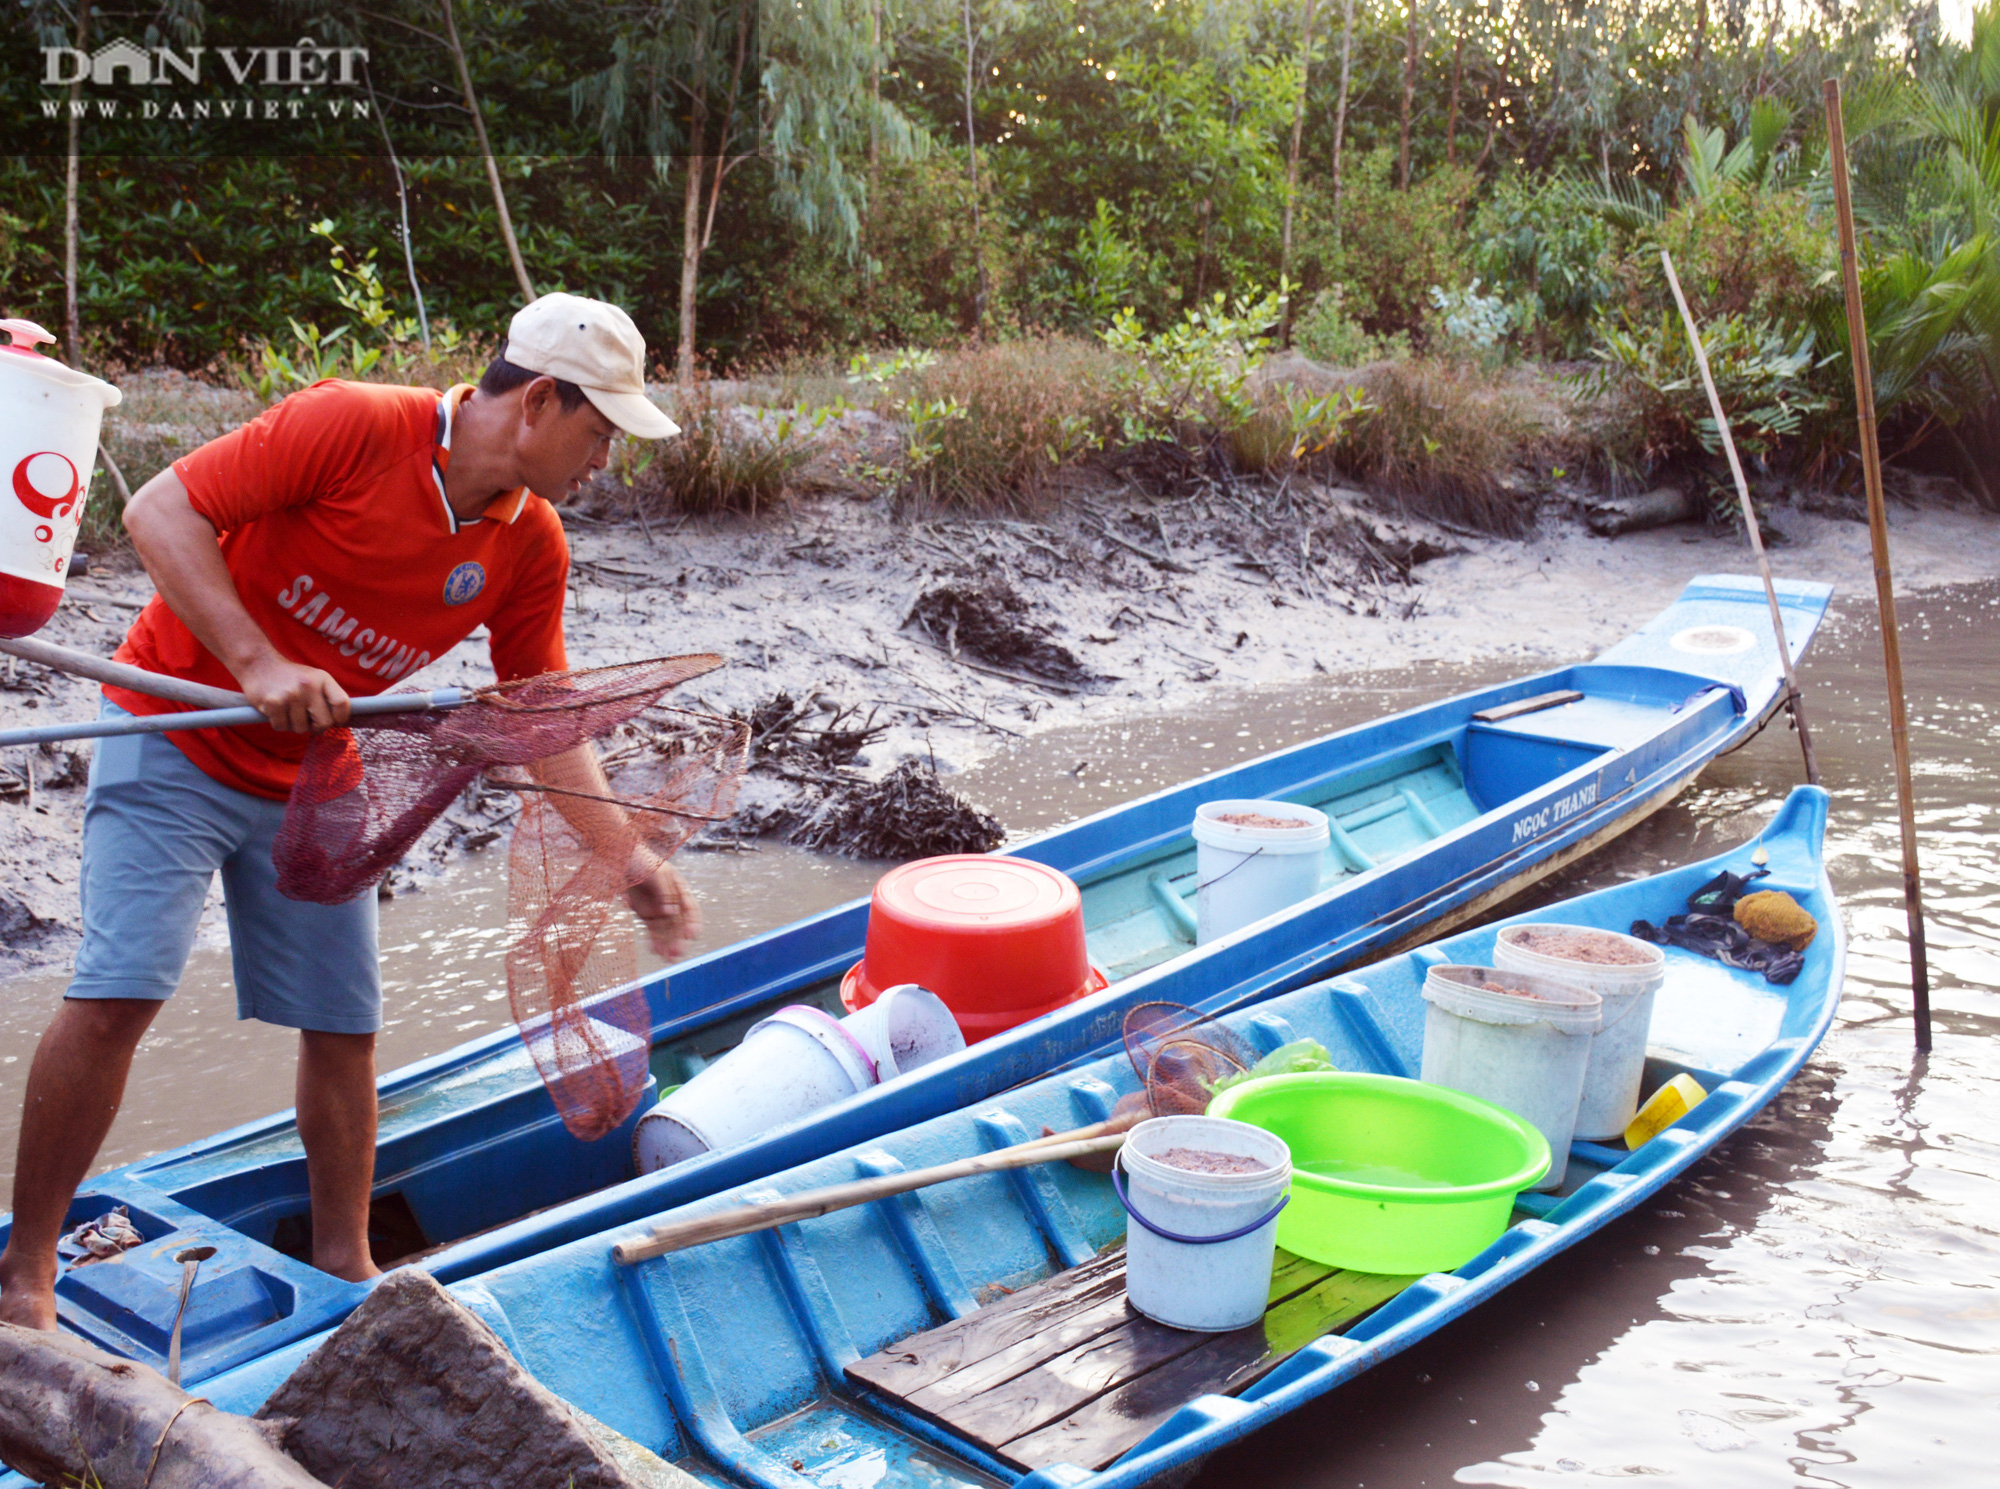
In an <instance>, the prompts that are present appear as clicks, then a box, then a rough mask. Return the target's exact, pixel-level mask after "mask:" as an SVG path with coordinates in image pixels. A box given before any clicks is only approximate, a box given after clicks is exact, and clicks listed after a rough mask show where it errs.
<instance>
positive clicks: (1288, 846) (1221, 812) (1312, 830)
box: [1194, 798, 1333, 853]
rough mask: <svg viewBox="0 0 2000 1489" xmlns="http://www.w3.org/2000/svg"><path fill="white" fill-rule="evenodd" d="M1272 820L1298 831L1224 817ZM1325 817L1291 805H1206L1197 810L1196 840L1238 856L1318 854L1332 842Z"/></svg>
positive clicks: (1240, 802) (1313, 809)
mask: <svg viewBox="0 0 2000 1489" xmlns="http://www.w3.org/2000/svg"><path fill="white" fill-rule="evenodd" d="M1225 815H1226V816H1239V815H1240V816H1256V817H1269V818H1272V819H1274V820H1278V821H1290V822H1294V823H1296V824H1298V825H1297V826H1295V827H1263V826H1258V825H1256V824H1254V823H1241V822H1224V821H1222V820H1220V819H1221V818H1222V817H1224V816H1225ZM1332 836H1333V835H1332V833H1331V832H1330V831H1329V830H1328V828H1327V822H1326V813H1325V812H1322V811H1320V810H1318V809H1317V808H1316V807H1302V806H1299V805H1297V804H1296V803H1294V802H1289V801H1256V800H1248V799H1240V798H1239V799H1236V800H1231V801H1205V802H1203V803H1202V804H1201V805H1200V806H1198V807H1196V808H1195V810H1194V840H1195V841H1196V842H1197V843H1206V844H1207V845H1208V846H1209V847H1211V848H1229V849H1232V850H1234V851H1235V852H1238V853H1318V852H1321V851H1322V850H1323V849H1325V847H1326V845H1327V844H1328V843H1329V842H1330V841H1331V840H1332Z"/></svg>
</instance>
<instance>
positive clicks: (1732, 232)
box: [1612, 187, 1840, 334]
mask: <svg viewBox="0 0 2000 1489" xmlns="http://www.w3.org/2000/svg"><path fill="white" fill-rule="evenodd" d="M1663 248H1664V249H1666V250H1667V252H1669V253H1670V254H1672V255H1673V260H1674V272H1675V273H1676V274H1678V275H1679V276H1680V281H1681V288H1682V289H1683V290H1684V291H1686V293H1687V297H1688V305H1689V307H1690V308H1691V309H1692V310H1693V311H1694V314H1695V318H1696V320H1697V321H1698V322H1700V323H1701V324H1702V325H1703V326H1707V325H1708V324H1709V323H1710V322H1712V321H1718V320H1721V319H1722V318H1724V317H1726V316H1738V317H1742V318H1744V319H1746V320H1749V321H1753V322H1768V323H1770V324H1772V325H1774V326H1776V327H1778V328H1780V329H1781V330H1783V331H1784V332H1786V333H1787V334H1789V333H1793V332H1797V331H1799V330H1802V329H1803V328H1805V327H1806V326H1809V325H1811V324H1812V322H1813V318H1814V316H1815V314H1816V313H1817V312H1818V311H1819V310H1820V308H1821V307H1822V306H1824V305H1825V304H1827V303H1828V302H1829V301H1830V300H1833V299H1837V298H1838V297H1839V294H1840V283H1839V275H1838V270H1839V263H1838V259H1837V255H1836V251H1835V244H1834V234H1833V231H1832V227H1831V225H1830V224H1829V223H1828V222H1826V221H1825V220H1823V219H1822V218H1821V217H1820V216H1819V215H1818V214H1817V213H1816V212H1815V211H1814V210H1813V204H1812V201H1811V199H1810V198H1809V197H1808V196H1807V195H1806V194H1805V193H1804V192H1801V191H1789V190H1764V189H1761V188H1755V187H1731V188H1721V189H1718V190H1716V191H1713V192H1711V193H1710V194H1709V195H1707V196H1703V197H1691V198H1690V199H1688V200H1686V201H1683V202H1681V203H1680V204H1679V205H1677V206H1675V207H1674V208H1673V209H1672V210H1671V211H1669V212H1667V213H1666V214H1665V215H1664V216H1663V217H1662V218H1661V219H1660V220H1659V221H1658V222H1657V223H1655V224H1653V225H1651V226H1650V227H1649V228H1648V229H1647V230H1645V231H1643V232H1640V233H1637V234H1634V235H1633V238H1632V240H1631V242H1630V243H1629V244H1628V245H1627V246H1626V247H1625V249H1624V251H1623V252H1621V253H1620V254H1619V255H1618V257H1617V259H1616V261H1615V265H1614V268H1613V271H1612V278H1613V280H1614V283H1615V286H1616V292H1615V296H1614V302H1615V304H1616V305H1617V306H1618V307H1619V308H1620V309H1622V311H1623V312H1624V314H1625V315H1626V317H1627V318H1629V319H1632V320H1637V319H1639V318H1641V317H1651V316H1652V315H1654V314H1657V313H1659V312H1661V311H1664V310H1669V309H1672V308H1673V303H1674V302H1673V296H1672V295H1671V294H1670V293H1669V291H1668V289H1667V280H1666V274H1665V272H1664V271H1663V270H1662V269H1661V267H1660V250H1661V249H1663Z"/></svg>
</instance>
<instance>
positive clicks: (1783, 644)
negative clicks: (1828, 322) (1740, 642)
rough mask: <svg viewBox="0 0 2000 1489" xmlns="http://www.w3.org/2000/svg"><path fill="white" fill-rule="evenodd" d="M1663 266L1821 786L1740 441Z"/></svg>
mask: <svg viewBox="0 0 2000 1489" xmlns="http://www.w3.org/2000/svg"><path fill="white" fill-rule="evenodd" d="M1660 262H1661V263H1663V264H1665V265H1666V267H1667V283H1668V284H1669V285H1671V286H1672V287H1673V291H1674V303H1675V304H1676V305H1678V306H1680V308H1681V324H1682V325H1684V326H1686V327H1687V333H1688V340H1689V341H1690V342H1691V343H1693V345H1694V362H1695V366H1697V367H1699V368H1700V369H1701V385H1702V387H1704V388H1706V389H1707V390H1708V406H1709V409H1710V410H1711V411H1712V412H1713V413H1714V415H1715V427H1716V430H1717V432H1718V433H1720V434H1721V436H1722V451H1723V453H1724V454H1725V455H1727V456H1728V457H1729V474H1730V475H1732V476H1734V477H1735V478H1736V497H1737V500H1738V501H1740V502H1741V503H1742V504H1743V525H1744V526H1745V527H1747V528H1748V529H1749V530H1750V551H1751V552H1753V553H1755V554H1756V555H1757V572H1758V573H1759V574H1760V575H1762V576H1763V579H1764V598H1765V599H1767V600H1769V601H1770V602H1771V634H1772V635H1773V636H1775V637H1776V638H1777V642H1778V662H1779V664H1780V665H1781V666H1783V667H1784V669H1785V707H1786V709H1787V710H1788V711H1789V712H1790V713H1791V716H1792V723H1793V724H1794V725H1795V726H1796V727H1797V729H1798V731H1799V748H1800V750H1802V751H1803V752H1804V753H1805V757H1806V782H1807V784H1809V785H1813V786H1817V785H1818V784H1819V761H1818V759H1817V758H1815V757H1814V755H1813V747H1812V734H1811V733H1810V731H1808V730H1807V728H1806V709H1805V699H1804V698H1803V697H1802V696H1801V695H1800V693H1799V674H1798V670H1797V669H1796V668H1795V667H1793V665H1792V648H1791V643H1790V642H1788V641H1786V640H1785V618H1784V616H1783V615H1782V614H1780V613H1779V610H1778V586H1777V581H1775V580H1774V579H1772V578H1771V560H1770V557H1769V555H1767V554H1766V553H1765V552H1764V532H1763V529H1762V528H1760V527H1759V526H1758V525H1757V509H1756V508H1755V507H1753V506H1751V505H1750V483H1749V482H1748V481H1746V480H1745V479H1744V478H1743V462H1742V461H1741V460H1739V459H1738V458H1737V456H1736V441H1735V440H1734V439H1733V438H1731V437H1730V433H1729V416H1728V415H1727V414H1725V413H1723V411H1722V398H1721V396H1720V395H1719V394H1717V393H1716V391H1715V378H1714V377H1713V376H1712V375H1711V374H1710V372H1709V370H1708V351H1707V349H1706V348H1704V347H1703V346H1702V344H1701V332H1700V330H1698V329H1697V328H1696V326H1695V323H1694V312H1693V311H1691V310H1689V309H1688V302H1687V296H1686V295H1684V294H1682V293H1681V281H1680V276H1679V275H1678V274H1676V273H1674V260H1673V256H1672V255H1671V254H1669V253H1668V252H1667V251H1666V249H1664V248H1662V249H1661V250H1660Z"/></svg>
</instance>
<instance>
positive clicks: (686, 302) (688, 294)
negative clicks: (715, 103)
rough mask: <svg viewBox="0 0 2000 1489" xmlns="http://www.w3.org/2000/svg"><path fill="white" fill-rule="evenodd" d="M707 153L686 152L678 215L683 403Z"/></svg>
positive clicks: (688, 387) (678, 363) (689, 390)
mask: <svg viewBox="0 0 2000 1489" xmlns="http://www.w3.org/2000/svg"><path fill="white" fill-rule="evenodd" d="M706 164H707V160H706V157H704V156H701V155H690V156H688V163H687V200H686V205H685V209H684V211H683V213H682V219H681V300H680V308H681V328H680V330H681V334H680V349H679V351H678V352H677V353H676V354H675V357H674V384H675V386H676V387H678V388H679V389H680V392H681V397H682V400H683V406H685V400H686V399H688V398H690V397H692V396H693V394H694V292H695V286H696V285H697V284H698V283H699V282H700V278H701V174H702V168H703V166H704V165H706Z"/></svg>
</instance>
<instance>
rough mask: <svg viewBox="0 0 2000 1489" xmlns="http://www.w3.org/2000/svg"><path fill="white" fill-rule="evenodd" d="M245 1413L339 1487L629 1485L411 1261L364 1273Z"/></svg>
mask: <svg viewBox="0 0 2000 1489" xmlns="http://www.w3.org/2000/svg"><path fill="white" fill-rule="evenodd" d="M257 1416H258V1419H259V1420H260V1421H263V1420H269V1421H271V1422H273V1424H274V1425H275V1424H282V1431H283V1434H284V1443H285V1448H286V1450H287V1451H288V1452H290V1453H292V1454H294V1455H295V1456H296V1457H297V1458H298V1460H299V1461H300V1462H301V1463H303V1464H306V1465H307V1466H308V1467H310V1468H311V1469H312V1470H313V1472H315V1473H317V1474H319V1475H320V1476H321V1477H322V1478H324V1479H325V1480H327V1482H329V1483H334V1484H340V1485H342V1486H344V1489H414V1486H422V1489H490V1486H492V1485H496V1484H509V1485H512V1484H522V1485H527V1484H534V1485H544V1484H546V1485H550V1486H556V1485H564V1486H573V1489H637V1486H636V1483H635V1481H634V1479H633V1477H632V1476H631V1475H630V1474H628V1473H627V1472H626V1471H625V1470H624V1469H623V1468H622V1467H621V1466H620V1464H619V1462H618V1460H617V1457H616V1456H615V1455H614V1454H613V1453H612V1451H611V1450H610V1449H609V1448H608V1447H607V1446H606V1444H605V1443H604V1442H603V1440H602V1439H601V1438H600V1437H599V1436H598V1435H597V1433H596V1432H595V1431H594V1430H593V1429H592V1427H591V1426H590V1424H589V1423H587V1422H586V1421H585V1419H584V1418H583V1416H582V1414H581V1413H580V1412H578V1411H577V1409H576V1408H575V1407H573V1406H571V1405H570V1404H569V1403H568V1402H566V1401H564V1400H563V1399H562V1398H561V1397H559V1396H557V1395H555V1394H554V1393H553V1392H552V1391H550V1390H549V1389H548V1388H547V1387H546V1386H544V1385H542V1384H541V1383H540V1382H539V1381H537V1380H536V1379H535V1378H534V1376H532V1375H530V1374H529V1373H528V1372H527V1371H526V1370H524V1369H522V1368H521V1366H520V1365H519V1363H517V1362H516V1361H515V1359H514V1357H513V1355H512V1354H510V1353H509V1352H508V1349H507V1346H506V1344H505V1343H503V1342H502V1341H501V1339H500V1337H499V1336H498V1335H497V1334H495V1333H494V1332H493V1330H492V1329H490V1328H489V1327H487V1325H486V1324H485V1322H484V1321H483V1320H481V1319H480V1318H479V1316H478V1315H477V1314H475V1313H473V1311H472V1310H471V1309H469V1308H467V1307H466V1306H465V1305H464V1304H463V1303H461V1302H460V1301H459V1300H458V1299H457V1298H455V1297H453V1296H452V1295H451V1294H450V1293H448V1292H446V1291H445V1290H444V1288H443V1287H441V1286H439V1284H438V1281H437V1279H436V1278H434V1277H432V1276H431V1275H430V1274H429V1273H428V1272H425V1271H422V1270H420V1269H418V1268H416V1267H403V1268H400V1269H398V1270H397V1271H394V1272H391V1273H390V1274H389V1275H388V1276H387V1277H385V1278H383V1279H382V1281H381V1282H379V1283H377V1284H376V1286H375V1289H374V1291H373V1292H371V1293H369V1294H368V1296H367V1297H366V1298H365V1299H363V1300H362V1303H361V1306H360V1307H359V1308H356V1309H355V1310H354V1312H353V1313H352V1314H351V1315H349V1317H348V1319H347V1321H346V1322H345V1323H343V1324H342V1325H341V1326H340V1327H339V1328H338V1329H336V1330H335V1331H334V1332H333V1334H332V1336H331V1337H330V1338H328V1339H327V1341H326V1342H325V1343H324V1344H322V1345H320V1347H319V1348H318V1349H316V1350H314V1351H313V1352H312V1354H311V1355H309V1356H307V1358H306V1361H305V1363H304V1364H302V1365H300V1366H299V1368H298V1369H297V1370H295V1371H293V1372H292V1375H291V1378H290V1379H288V1380H287V1381H285V1383H284V1384H283V1385H281V1386H279V1387H278V1389H277V1390H275V1391H273V1392H272V1393H271V1397H270V1399H269V1400H268V1401H266V1402H265V1403H264V1405H263V1407H262V1408H261V1409H260V1410H259V1411H258V1413H257ZM246 1425H247V1424H246Z"/></svg>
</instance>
